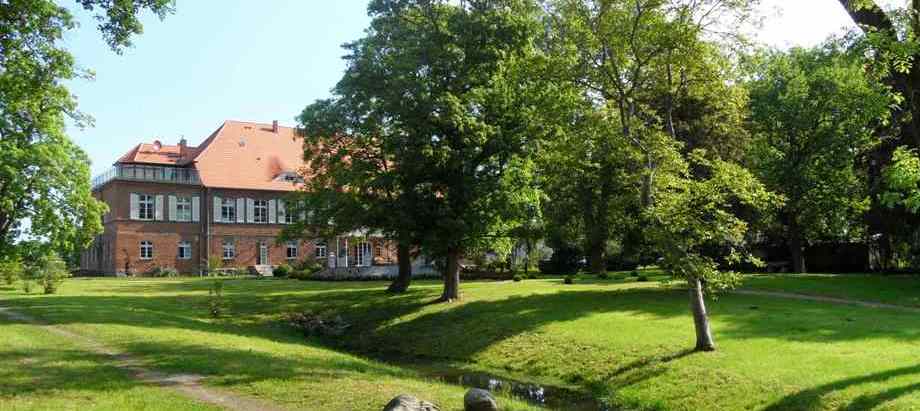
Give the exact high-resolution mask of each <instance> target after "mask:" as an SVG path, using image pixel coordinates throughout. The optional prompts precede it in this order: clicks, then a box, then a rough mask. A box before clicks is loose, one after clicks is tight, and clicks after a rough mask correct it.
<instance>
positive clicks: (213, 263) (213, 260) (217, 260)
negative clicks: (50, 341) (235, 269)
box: [207, 255, 224, 276]
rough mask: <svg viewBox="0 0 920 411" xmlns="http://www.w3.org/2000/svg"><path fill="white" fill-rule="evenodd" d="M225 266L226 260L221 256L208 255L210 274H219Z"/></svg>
mask: <svg viewBox="0 0 920 411" xmlns="http://www.w3.org/2000/svg"><path fill="white" fill-rule="evenodd" d="M223 266H224V260H223V259H222V258H221V257H220V256H218V255H212V256H209V257H208V268H207V271H208V275H211V276H213V275H217V274H218V272H219V271H220V269H221V268H222V267H223Z"/></svg>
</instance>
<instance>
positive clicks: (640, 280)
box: [636, 275, 648, 283]
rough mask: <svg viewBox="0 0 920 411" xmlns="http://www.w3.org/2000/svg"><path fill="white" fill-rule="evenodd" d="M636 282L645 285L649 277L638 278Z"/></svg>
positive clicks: (641, 276)
mask: <svg viewBox="0 0 920 411" xmlns="http://www.w3.org/2000/svg"><path fill="white" fill-rule="evenodd" d="M636 281H638V282H641V283H644V282H646V281H648V277H647V276H644V275H640V276H639V278H636Z"/></svg>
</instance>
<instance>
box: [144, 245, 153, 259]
mask: <svg viewBox="0 0 920 411" xmlns="http://www.w3.org/2000/svg"><path fill="white" fill-rule="evenodd" d="M152 259H153V243H151V242H150V241H141V260H152Z"/></svg>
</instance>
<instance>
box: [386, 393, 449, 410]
mask: <svg viewBox="0 0 920 411" xmlns="http://www.w3.org/2000/svg"><path fill="white" fill-rule="evenodd" d="M383 411H441V409H440V408H438V406H437V405H434V404H432V403H430V402H428V401H422V400H420V399H418V398H415V397H413V396H411V395H409V394H400V395H398V396H397V397H396V398H393V399H392V400H390V402H388V403H387V405H386V406H384V407H383Z"/></svg>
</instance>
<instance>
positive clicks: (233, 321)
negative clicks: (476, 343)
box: [0, 279, 533, 410]
mask: <svg viewBox="0 0 920 411" xmlns="http://www.w3.org/2000/svg"><path fill="white" fill-rule="evenodd" d="M269 283H272V284H274V285H280V284H284V283H289V284H290V285H295V284H297V283H295V282H293V281H291V282H287V281H272V282H267V281H266V282H258V281H253V280H230V281H228V282H227V290H226V291H225V292H227V293H228V294H232V296H229V298H228V300H229V303H230V304H229V305H230V307H231V308H230V309H231V312H233V310H234V309H238V310H239V312H240V314H238V315H239V317H236V318H234V317H227V318H223V319H218V320H212V319H210V318H209V317H208V314H207V312H208V311H207V289H208V286H209V284H210V283H209V282H207V281H203V280H197V279H196V280H189V279H181V280H175V279H170V280H138V281H124V280H110V279H94V280H71V281H69V282H68V283H67V284H66V285H65V286H64V287H63V288H64V289H63V290H62V292H61V294H59V295H54V296H37V295H36V296H21V295H18V293H16V292H11V291H10V290H5V291H0V305H2V306H10V307H12V308H14V309H16V310H20V311H22V312H25V313H28V314H30V315H33V316H36V317H39V318H41V319H43V320H45V321H47V322H48V323H50V324H57V325H61V326H64V327H67V329H69V330H71V331H73V332H77V333H80V334H83V335H87V336H91V337H92V338H94V339H96V340H98V341H101V342H104V343H106V344H108V345H110V346H113V347H117V348H118V349H120V350H124V351H126V352H129V353H132V354H133V355H134V356H135V357H137V358H138V359H139V360H141V361H142V362H143V365H144V366H145V367H147V368H151V369H155V370H158V371H163V372H168V373H191V374H198V375H202V376H204V377H205V379H204V383H205V384H206V385H211V386H216V387H220V388H222V389H226V390H229V391H231V392H235V393H238V394H242V395H247V396H251V397H256V398H260V399H263V400H267V401H272V402H274V403H276V404H278V405H279V406H282V407H287V408H290V409H306V410H376V409H380V408H382V407H383V405H384V404H386V403H387V402H388V401H389V400H390V399H391V398H393V397H395V396H396V395H398V394H400V393H411V394H413V395H416V396H418V397H420V398H425V399H429V400H431V401H434V402H437V403H438V404H440V405H441V406H442V409H446V410H458V409H462V403H463V394H464V392H465V389H464V388H462V387H458V386H454V385H449V384H443V383H439V382H437V381H432V380H429V379H426V378H425V377H424V376H422V375H420V374H418V373H417V372H414V371H411V370H406V369H402V368H399V367H396V366H391V365H386V364H383V363H380V362H377V361H372V360H369V359H366V358H362V357H358V356H355V355H350V354H347V353H341V352H336V351H334V350H331V349H328V348H324V347H321V346H318V345H317V344H315V343H311V342H309V341H305V340H304V338H303V336H301V335H298V334H297V333H296V332H294V331H292V330H291V329H289V328H288V327H287V326H283V325H282V324H280V323H279V322H278V321H277V318H276V317H277V313H278V310H279V309H283V308H284V307H285V306H286V304H290V302H286V301H287V300H289V299H291V298H290V296H288V297H284V296H277V298H278V300H277V301H275V300H274V298H275V297H273V295H275V294H274V292H273V291H272V290H271V288H272V287H264V286H266V285H270V284H269ZM299 284H303V283H299ZM250 288H254V289H256V290H259V292H252V293H251V294H250V291H248V290H249V289H250ZM250 296H251V297H252V298H251V299H250V298H248V297H250ZM275 303H277V304H275ZM244 312H245V313H247V314H245V315H242V313H244ZM263 317H264V318H263ZM12 327H16V328H17V329H23V330H27V331H28V330H36V329H38V327H35V326H32V325H28V324H18V323H0V335H6V334H7V332H8V330H11V329H12ZM56 345H59V346H60V347H61V348H62V349H70V346H69V342H66V341H63V342H59V343H57V344H56ZM52 348H54V347H36V348H35V350H34V351H35V352H36V353H37V355H54V354H53V350H52ZM71 377H72V379H73V380H75V381H78V380H83V381H85V383H86V384H88V385H89V386H91V387H92V386H94V384H96V382H95V381H96V380H95V377H94V374H93V371H91V370H85V371H84V372H75V374H74V375H71ZM116 380H117V379H116ZM21 388H22V387H19V386H18V387H17V388H15V389H13V390H14V391H16V390H19V389H21ZM69 395H84V396H85V398H86V401H88V402H90V403H92V402H93V401H98V400H100V398H99V396H100V395H107V394H106V393H105V392H95V391H90V392H88V393H83V392H82V391H79V390H76V389H75V387H73V385H71V384H61V385H60V387H59V389H58V390H57V391H55V392H54V394H53V395H52V396H51V397H44V396H42V397H39V398H35V399H34V408H35V409H57V407H56V404H57V403H56V401H57V398H58V397H59V396H62V398H66V397H67V396H69ZM137 395H138V396H141V397H143V396H146V395H147V394H146V393H138V394H137ZM150 401H156V398H155V397H150ZM501 402H502V404H503V405H504V406H505V407H506V408H507V409H509V410H530V409H533V407H532V406H528V405H527V404H525V403H523V402H521V401H518V400H514V399H509V398H501ZM90 408H93V407H90ZM103 408H104V407H103ZM115 408H116V409H118V407H115ZM143 408H144V407H135V406H127V407H123V408H120V409H143ZM147 408H148V409H172V408H171V407H166V408H163V407H161V406H159V405H156V406H153V407H147ZM0 409H6V408H5V407H3V406H0ZM61 409H68V408H67V407H63V408H61ZM175 409H183V408H181V407H176V408H175Z"/></svg>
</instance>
